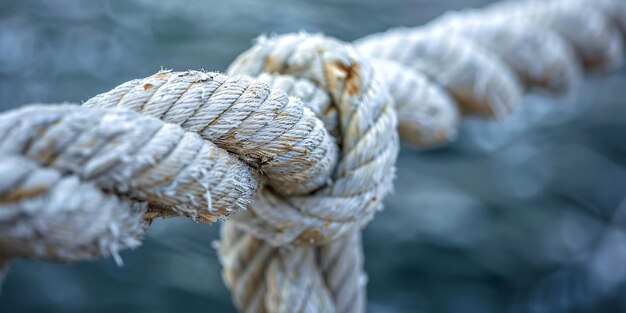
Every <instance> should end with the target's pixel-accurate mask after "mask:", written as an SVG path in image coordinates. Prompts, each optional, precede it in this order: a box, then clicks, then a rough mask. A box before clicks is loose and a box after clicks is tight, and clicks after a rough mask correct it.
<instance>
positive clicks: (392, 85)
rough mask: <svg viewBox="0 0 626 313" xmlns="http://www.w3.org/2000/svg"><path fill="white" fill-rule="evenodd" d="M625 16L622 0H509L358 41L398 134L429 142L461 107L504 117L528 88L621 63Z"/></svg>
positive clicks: (452, 124)
mask: <svg viewBox="0 0 626 313" xmlns="http://www.w3.org/2000/svg"><path fill="white" fill-rule="evenodd" d="M625 19H626V3H624V2H623V1H619V0H601V1H592V0H552V1H508V2H502V3H496V4H494V5H491V6H489V7H487V8H484V9H473V10H463V11H460V12H453V13H447V14H445V15H443V16H442V17H440V18H437V19H435V20H433V21H432V22H430V23H428V24H426V25H425V26H423V27H417V28H398V29H392V30H389V31H387V32H385V33H379V34H373V35H369V36H366V37H365V38H362V39H360V40H357V41H356V42H355V45H356V47H357V49H358V51H359V52H360V53H362V54H364V55H367V56H369V57H371V58H373V60H372V62H373V63H374V66H375V67H376V69H377V70H378V73H379V74H380V75H383V77H384V81H385V82H386V83H387V85H388V87H389V89H390V92H391V94H392V96H393V98H394V100H395V102H396V107H397V110H398V116H399V117H400V128H399V131H400V135H401V138H402V139H403V140H405V141H408V142H411V143H413V144H415V145H417V146H422V147H424V146H426V147H427V146H436V145H441V144H445V143H447V142H450V141H452V140H454V138H455V136H456V134H457V128H458V125H459V116H460V114H459V112H460V113H462V114H469V115H481V116H486V117H496V118H503V117H505V116H506V115H508V114H510V113H511V112H512V111H513V110H514V109H515V108H516V107H517V106H518V105H519V103H520V99H521V96H522V95H523V93H525V92H528V91H535V90H541V91H543V92H544V93H552V94H557V95H558V94H563V93H565V92H568V91H570V90H572V89H575V87H576V86H577V83H578V81H579V80H580V76H581V69H586V70H590V71H598V70H601V71H604V70H610V69H614V68H616V67H618V66H619V65H621V64H622V61H623V38H624V37H623V35H624V34H626V28H623V25H624V20H625ZM620 30H621V31H622V36H620ZM381 59H382V60H384V63H382V62H381V61H380V60H381ZM441 87H443V88H441Z"/></svg>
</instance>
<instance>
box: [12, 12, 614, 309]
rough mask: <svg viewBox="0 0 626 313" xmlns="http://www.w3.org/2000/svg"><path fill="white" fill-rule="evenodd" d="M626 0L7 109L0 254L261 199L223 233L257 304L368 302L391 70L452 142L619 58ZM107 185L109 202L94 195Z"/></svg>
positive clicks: (414, 112) (395, 90)
mask: <svg viewBox="0 0 626 313" xmlns="http://www.w3.org/2000/svg"><path fill="white" fill-rule="evenodd" d="M624 6H625V4H624V3H620V2H618V1H611V0H601V1H598V2H593V4H592V5H591V3H590V2H584V1H583V0H567V1H565V0H560V1H554V2H550V3H543V2H525V3H515V4H499V5H495V6H492V7H490V8H487V9H486V10H485V11H483V12H484V13H480V12H477V11H468V12H464V13H460V14H456V15H448V16H446V17H444V18H442V19H440V20H436V21H434V22H432V23H431V24H429V25H427V26H426V27H424V28H421V29H420V28H417V29H403V30H394V31H390V32H387V33H385V34H378V35H372V36H368V37H367V38H365V39H362V40H360V41H358V42H357V43H356V47H357V49H359V52H361V53H364V54H366V55H368V56H369V57H370V58H371V59H370V60H365V59H363V58H362V57H360V56H359V55H358V54H357V53H356V52H355V51H354V50H353V48H352V47H350V46H348V45H346V44H343V43H341V42H338V41H336V40H332V39H329V38H325V37H323V36H319V35H306V34H299V35H286V36H280V37H275V38H269V39H262V40H259V42H258V43H257V45H256V46H255V47H253V48H252V49H251V50H249V51H248V52H246V53H244V55H242V56H241V57H240V58H238V59H237V61H235V63H234V64H233V65H232V66H231V68H230V69H229V72H230V73H238V74H239V73H241V74H250V75H253V76H259V75H260V79H261V82H255V81H252V80H250V79H248V78H243V77H232V78H229V77H226V76H224V75H220V74H216V73H201V72H184V73H174V72H160V73H158V74H156V75H154V76H151V77H149V78H146V79H142V80H135V81H131V82H128V83H125V84H123V85H121V86H119V87H117V88H116V89H114V90H112V91H110V92H108V93H105V94H102V95H99V96H97V97H95V98H94V99H91V100H89V101H87V102H86V103H85V106H86V107H88V108H78V107H75V106H67V105H66V106H56V107H33V108H26V109H21V110H16V111H13V112H10V113H7V114H5V115H3V116H1V117H0V138H1V139H2V141H0V154H2V155H4V156H5V157H4V158H3V160H7V161H6V162H5V164H8V165H11V166H7V168H5V169H3V168H2V167H0V170H3V171H5V172H7V173H6V177H9V178H10V179H7V182H9V183H7V184H4V182H3V184H1V185H0V208H1V209H2V210H3V214H4V213H5V212H7V214H6V216H7V218H6V219H3V218H4V215H0V216H1V217H0V224H3V223H4V224H5V225H7V226H6V227H5V226H3V227H2V228H0V254H2V255H3V256H5V257H6V256H26V257H38V258H47V259H53V260H77V259H84V258H92V257H96V256H98V255H101V254H113V255H114V256H115V255H116V253H117V251H118V250H119V249H121V248H125V247H133V246H136V245H137V244H138V243H139V239H140V237H141V236H142V234H143V232H144V231H145V227H146V222H145V221H144V220H143V219H142V217H147V218H151V217H154V216H158V215H172V214H182V215H187V216H191V217H194V218H198V219H200V220H201V221H205V222H212V221H214V220H216V219H217V218H220V217H224V216H226V215H229V214H231V213H232V212H235V211H241V209H243V208H244V207H245V206H248V209H249V214H243V213H241V214H237V215H236V216H235V217H234V218H233V219H232V221H229V222H227V223H226V225H225V226H224V229H223V238H222V242H221V243H220V245H219V251H220V254H221V260H222V263H223V264H224V267H225V269H224V276H225V280H226V282H227V285H228V286H229V287H230V288H231V289H232V290H233V293H234V299H235V302H236V304H237V305H238V306H239V307H240V308H241V309H242V310H244V311H249V312H265V311H268V312H292V311H294V310H295V311H311V312H333V311H336V312H362V311H363V310H364V307H365V289H364V287H365V282H366V278H365V274H364V273H363V271H362V263H363V256H362V251H361V244H360V240H361V239H360V234H359V229H360V228H362V227H364V226H365V224H366V223H367V222H368V221H369V220H370V219H371V218H372V216H373V213H374V212H375V211H377V210H378V209H380V208H381V201H382V199H383V197H384V196H385V195H386V194H387V193H388V192H389V191H390V189H391V180H392V178H393V163H394V162H395V158H396V155H397V151H398V143H397V138H396V137H397V135H396V133H395V131H394V130H395V128H396V126H398V125H397V121H396V116H395V111H394V108H393V107H392V105H391V103H392V102H391V100H390V97H389V94H388V93H387V88H386V87H387V86H385V85H388V87H389V89H390V92H391V96H392V97H393V98H394V100H395V102H396V103H397V105H398V108H397V110H398V111H399V112H401V113H405V112H406V113H407V114H400V117H401V120H400V125H399V129H400V131H401V133H402V134H403V138H405V139H408V140H410V141H412V142H413V143H415V144H417V145H421V146H430V145H437V144H442V143H444V142H446V141H449V140H451V139H452V138H453V136H454V133H455V129H456V124H457V123H458V120H459V117H460V114H461V113H463V114H474V115H481V116H494V117H497V118H501V117H504V116H505V115H507V114H509V113H510V112H511V111H512V110H513V109H514V108H515V106H516V105H517V102H518V101H519V98H521V95H522V94H523V93H524V92H526V91H527V90H534V89H544V90H547V91H549V92H552V93H554V94H560V93H563V92H566V91H567V90H569V89H571V88H573V87H575V85H576V82H577V80H578V79H579V75H580V73H579V72H580V71H581V69H582V68H585V69H588V70H608V69H611V68H614V67H615V66H617V65H619V64H620V63H621V58H622V54H623V51H622V50H623V46H622V45H623V43H622V37H621V36H620V35H619V30H622V31H624V30H625V29H626V28H624V25H625V23H624V16H625V14H623V13H624V12H626V10H624ZM581 12H585V13H584V14H583V13H581ZM589 12H590V13H589ZM587 15H588V16H590V17H588V16H587ZM486 17H490V18H486ZM486 20H489V21H490V22H486ZM498 21H499V22H498ZM505 21H509V23H506V22H505ZM509 24H510V25H514V26H508V25H509ZM470 26H471V27H470ZM531 30H532V31H531ZM447 33H452V35H450V36H447V35H446V36H444V35H443V34H447ZM582 34H584V35H585V36H591V37H593V39H588V38H585V37H584V36H583V35H582ZM502 38H507V39H508V40H502ZM585 40H587V41H588V42H587V41H585ZM524 51H525V52H524ZM528 51H532V52H533V53H532V54H531V55H532V57H529V55H528ZM579 60H580V61H579ZM369 62H372V65H371V66H370V65H369ZM537 64H539V65H537ZM372 67H374V68H375V71H376V75H374V74H373V73H374V71H373V70H372ZM264 72H267V73H269V74H263V73H264ZM263 81H265V82H266V83H264V82H263ZM268 84H269V85H272V86H279V87H283V88H286V89H287V91H288V92H289V93H291V94H293V95H296V96H300V97H301V98H302V99H303V100H304V101H305V102H304V103H302V102H301V101H300V100H298V99H296V98H289V97H287V96H286V95H285V94H284V93H282V92H280V91H278V90H276V89H273V88H271V87H270V86H268ZM96 107H100V108H106V110H105V111H102V110H100V109H96ZM118 107H120V108H125V109H130V110H133V111H137V112H140V113H141V114H144V115H148V116H150V117H141V116H139V115H137V114H135V113H132V112H129V111H127V110H117V109H116V108H118ZM409 113H410V114H409ZM316 114H317V115H318V118H316V117H315V116H314V115H316ZM157 118H158V119H162V120H163V121H165V122H167V124H164V123H163V122H161V121H159V120H158V119H157ZM320 120H321V121H323V122H324V124H322V122H321V121H320ZM324 127H326V129H324ZM146 134H153V135H152V136H150V135H148V136H146ZM333 137H335V138H336V143H335V142H334V140H333ZM0 172H2V171H0ZM2 173H4V172H2ZM13 175H16V176H13ZM40 182H43V183H42V184H39V183H40ZM258 185H262V186H263V187H262V188H261V189H259V191H258V192H256V190H257V186H258ZM59 186H61V187H59ZM65 186H69V187H71V188H73V189H77V190H80V191H84V192H76V193H70V192H69V190H73V189H67V187H65ZM87 195H89V197H87ZM92 198H93V199H100V200H97V201H93V202H96V203H101V205H100V206H99V207H98V206H95V205H93V203H86V201H85V199H92ZM55 199H70V200H71V201H69V202H68V203H63V202H60V201H59V200H55ZM251 201H253V202H252V203H251ZM250 203H251V204H250ZM92 205H93V206H92ZM103 207H104V209H103ZM146 210H149V211H150V212H149V213H147V214H146V213H145V212H146ZM42 211H45V212H42ZM67 212H70V213H67ZM46 214H48V215H47V216H48V218H42V216H46ZM83 217H84V218H83ZM18 221H19V222H18ZM90 223H97V225H96V224H93V225H90ZM103 225H104V226H103ZM62 230H71V231H68V232H67V233H65V234H64V233H63V232H62ZM83 233H85V236H83V237H82V238H73V237H77V236H76V235H75V234H83ZM42 234H43V235H42ZM48 234H51V235H48ZM48 237H49V238H50V239H48ZM63 237H72V238H71V240H68V242H67V243H65V242H64V240H63V239H62V238H63ZM66 239H68V238H66Z"/></svg>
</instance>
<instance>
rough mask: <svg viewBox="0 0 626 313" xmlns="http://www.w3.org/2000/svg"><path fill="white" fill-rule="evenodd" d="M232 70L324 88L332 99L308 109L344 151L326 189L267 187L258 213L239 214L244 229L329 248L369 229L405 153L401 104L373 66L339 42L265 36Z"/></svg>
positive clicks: (254, 208) (281, 241)
mask: <svg viewBox="0 0 626 313" xmlns="http://www.w3.org/2000/svg"><path fill="white" fill-rule="evenodd" d="M229 73H230V74H247V75H252V76H260V77H261V79H263V80H266V81H270V83H271V82H272V81H278V82H281V81H282V82H283V83H284V82H285V81H286V80H288V81H290V82H292V83H294V85H295V83H296V82H298V83H299V84H300V86H302V84H303V81H304V84H308V86H311V85H312V86H313V88H312V89H311V88H308V89H307V90H309V91H312V90H313V91H312V93H316V92H318V91H319V90H322V92H323V93H326V96H322V97H321V98H323V99H326V100H327V101H305V105H308V106H310V107H311V109H312V111H313V112H317V114H318V116H319V117H320V119H322V120H323V121H324V122H325V126H326V127H327V129H328V131H329V132H330V133H331V134H335V135H336V137H337V142H338V144H339V149H340V151H341V153H340V154H341V156H340V159H339V161H338V163H337V165H336V167H335V170H334V173H333V175H332V176H331V177H330V181H329V182H328V183H327V184H326V185H325V186H323V187H322V188H320V189H319V190H316V191H315V192H312V193H310V194H308V195H297V196H288V197H286V196H284V195H282V194H281V193H280V191H277V190H275V189H272V188H265V189H263V190H262V191H260V192H259V194H258V196H257V197H256V199H255V201H254V203H253V204H251V205H250V206H249V209H250V211H251V212H252V214H246V215H237V216H235V218H234V220H235V222H236V223H237V225H238V226H239V227H241V228H243V229H244V230H246V231H247V232H250V233H252V234H253V235H255V236H257V237H259V238H262V239H264V240H266V241H268V242H270V243H271V244H272V245H275V246H280V245H287V244H290V243H296V244H315V245H317V244H323V243H327V242H329V241H331V240H333V239H335V238H337V237H339V236H341V235H343V234H345V233H347V232H348V231H350V230H354V229H358V228H360V227H362V226H364V225H365V224H366V223H367V222H368V221H369V220H370V219H371V218H372V216H373V214H374V212H375V211H377V210H378V209H380V208H381V201H382V199H383V198H384V196H385V195H386V194H387V193H388V192H389V191H390V190H391V182H392V180H393V177H394V171H395V168H394V163H395V159H396V157H397V154H398V136H397V132H396V127H397V120H396V114H395V109H394V107H393V102H392V100H391V98H390V96H389V93H388V91H387V89H386V87H385V86H384V85H383V84H382V82H381V81H380V79H379V78H377V77H376V76H375V75H374V71H373V69H372V67H371V66H370V65H369V63H368V62H366V60H365V59H363V58H361V57H360V56H359V55H358V54H357V53H356V51H355V50H354V49H353V48H352V47H351V46H349V45H347V44H345V43H342V42H340V41H338V40H334V39H331V38H328V37H324V36H322V35H316V34H307V33H299V34H288V35H282V36H275V37H261V38H259V39H258V40H257V42H256V45H255V46H254V47H252V48H251V49H249V50H248V51H246V52H244V53H243V54H242V55H241V56H239V57H238V58H237V59H236V60H235V62H233V64H232V65H231V67H230V68H229ZM264 73H265V74H264ZM268 74H269V75H268ZM292 86H293V85H292ZM316 87H317V88H318V89H316ZM305 89H306V88H305ZM319 98H320V97H313V98H312V99H318V100H319Z"/></svg>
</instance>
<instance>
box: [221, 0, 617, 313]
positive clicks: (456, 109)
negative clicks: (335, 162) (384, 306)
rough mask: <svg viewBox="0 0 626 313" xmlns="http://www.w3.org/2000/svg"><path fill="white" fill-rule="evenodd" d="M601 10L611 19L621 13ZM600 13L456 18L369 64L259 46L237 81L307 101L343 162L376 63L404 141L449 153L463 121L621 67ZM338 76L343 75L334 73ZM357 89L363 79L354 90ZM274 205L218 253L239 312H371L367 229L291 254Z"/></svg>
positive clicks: (508, 11) (307, 42)
mask: <svg viewBox="0 0 626 313" xmlns="http://www.w3.org/2000/svg"><path fill="white" fill-rule="evenodd" d="M603 3H604V4H603V5H605V6H606V7H602V8H605V10H606V9H607V8H609V7H610V6H611V5H613V3H612V2H608V1H605V2H603ZM616 6H617V4H616ZM621 6H622V7H623V6H624V5H621ZM589 12H590V13H589ZM601 12H602V11H599V10H598V9H595V8H592V7H590V6H589V4H588V3H582V2H577V3H574V2H554V3H539V2H532V3H531V2H526V3H515V4H498V5H494V6H492V7H489V8H487V9H485V10H483V11H466V12H462V13H454V14H447V15H446V16H444V17H442V18H441V19H439V20H435V21H433V22H432V23H430V24H429V25H426V26H425V27H423V28H414V29H406V28H401V29H397V30H390V31H388V32H386V33H383V34H374V35H370V36H367V37H365V38H363V39H361V40H358V41H357V42H356V43H355V46H356V48H357V49H358V51H359V52H360V53H362V54H363V55H367V56H368V57H369V58H370V59H369V60H364V59H359V58H358V56H354V57H351V56H348V55H350V54H351V52H346V51H352V50H351V48H350V47H349V46H347V45H342V44H341V43H339V42H337V41H334V40H332V39H329V38H325V37H323V36H320V35H309V34H304V33H302V34H288V35H282V36H275V37H271V38H266V37H261V38H259V39H258V40H257V43H256V44H255V45H254V46H253V47H252V48H251V49H249V50H248V51H246V52H244V53H243V54H242V55H240V56H239V57H238V58H237V59H236V60H235V61H234V63H233V64H232V65H231V66H230V68H229V73H232V74H248V75H252V76H257V77H258V79H259V80H261V81H266V82H268V83H269V84H271V85H272V86H276V87H280V88H282V89H283V90H285V91H286V92H287V93H288V94H290V95H293V96H297V97H299V98H301V99H303V101H304V104H305V105H306V106H308V107H310V108H311V109H312V110H313V111H314V112H316V113H317V114H318V116H319V117H320V119H322V120H323V121H324V122H325V123H326V125H327V128H328V130H329V132H330V133H331V134H334V135H336V136H338V137H339V138H340V139H339V142H341V143H344V145H342V147H341V148H342V152H343V153H344V154H345V153H346V151H345V149H346V146H345V131H343V129H341V126H342V125H345V124H343V123H345V122H344V121H345V117H344V116H345V115H342V113H343V111H342V106H343V103H344V102H343V101H345V99H346V98H350V96H353V95H352V94H350V93H349V91H348V90H350V89H351V88H353V87H354V90H355V91H361V88H362V86H363V84H366V83H364V82H366V81H367V80H368V79H369V75H370V74H369V73H370V72H369V67H370V65H368V61H369V62H371V63H372V66H373V67H374V68H375V70H376V74H377V75H378V76H376V77H383V80H382V81H383V82H385V83H386V84H387V86H388V88H389V90H390V94H391V96H392V97H393V98H394V101H395V103H396V105H397V110H398V112H399V119H400V121H399V131H400V133H401V134H402V136H403V139H405V140H407V141H410V142H412V143H413V144H416V145H419V146H432V145H439V144H443V143H445V142H446V141H449V140H451V139H453V136H454V135H455V134H456V129H457V127H458V123H459V119H460V117H461V114H463V115H479V116H484V117H495V118H504V117H505V116H507V115H508V114H510V113H511V112H512V111H514V110H515V108H516V107H517V106H518V104H519V102H520V101H521V98H522V97H523V94H524V93H526V92H530V91H535V90H540V91H542V92H545V93H548V94H554V95H560V94H563V93H566V92H569V91H570V90H571V89H573V88H575V87H576V86H577V84H578V81H579V80H580V76H581V72H582V70H583V68H584V69H586V70H589V71H604V70H609V69H613V68H615V67H617V66H619V65H620V64H621V62H622V57H623V42H622V38H621V36H620V34H619V31H618V30H617V28H616V27H615V25H614V24H611V22H609V20H608V19H607V18H606V17H605V16H606V15H604V14H603V13H601ZM587 14H589V15H590V16H591V17H590V18H589V21H590V22H589V23H590V24H587V19H586V15H587ZM583 16H585V18H583ZM581 33H582V34H584V35H585V36H593V37H594V40H593V42H591V43H590V44H589V46H585V47H579V46H578V45H579V44H580V41H579V40H578V39H579V37H580V36H581ZM353 59H358V60H359V61H358V62H357V64H359V65H358V67H356V68H357V70H355V67H354V66H350V64H354V63H355V62H353V61H351V60H353ZM342 62H343V64H344V65H341V66H336V63H340V64H341V63H342ZM337 69H340V71H339V73H341V74H338V75H337V74H335V73H336V72H337ZM362 69H366V70H362ZM336 77H340V78H341V80H340V81H339V82H338V83H335V79H336ZM351 79H356V81H355V82H354V83H353V84H350V83H349V81H350V80H351ZM355 86H356V87H355ZM366 94H367V93H366ZM356 99H358V100H356V102H358V103H359V107H363V106H368V105H374V106H376V103H373V102H372V101H370V100H369V99H367V98H365V97H362V96H357V97H356ZM334 119H338V122H336V121H334ZM352 120H353V118H350V119H349V121H352ZM337 125H339V126H337ZM337 128H339V129H337ZM342 135H343V137H342ZM407 137H408V138H407ZM376 142H377V143H381V142H385V141H383V139H382V138H381V139H378V140H377V141H376ZM350 147H351V146H350V145H348V149H349V148H350ZM349 152H350V151H348V153H349ZM340 162H341V160H340ZM357 189H358V185H357ZM261 192H263V191H261ZM268 198H269V197H268ZM379 199H380V198H379ZM270 204H271V205H270V206H267V207H266V205H265V202H264V201H255V202H254V203H253V204H252V205H251V207H250V209H249V211H250V212H252V214H249V215H236V216H235V217H234V218H233V219H231V220H229V221H227V222H226V223H225V225H224V230H223V232H222V240H221V242H220V244H219V246H218V249H219V253H220V258H221V262H222V265H223V266H224V270H223V276H224V280H225V282H226V285H227V286H228V287H229V289H231V292H232V294H233V298H234V302H235V304H236V305H237V306H238V307H239V309H240V310H241V311H243V312H294V311H295V312H300V311H304V312H309V311H310V312H364V310H365V305H364V299H365V282H366V275H365V274H364V272H363V269H362V264H363V256H362V251H361V250H360V249H361V242H360V240H361V239H360V235H359V231H358V229H356V228H355V229H354V231H351V232H349V233H347V234H346V235H344V237H341V238H339V239H336V240H334V241H332V242H330V243H326V242H322V245H319V246H316V245H317V244H319V243H320V241H314V242H311V246H310V247H302V246H301V245H302V244H303V243H302V242H296V244H297V245H296V246H293V242H289V241H288V240H277V236H279V237H278V238H279V239H280V238H281V236H283V234H284V232H285V228H284V227H282V228H281V226H283V225H293V224H296V223H297V222H298V220H288V219H284V220H285V223H276V221H281V218H282V216H284V215H282V213H281V214H275V213H274V212H276V211H277V210H276V208H277V207H281V203H280V202H279V201H276V202H273V203H270ZM275 224H277V225H278V226H275ZM276 228H278V229H279V233H278V234H274V229H276ZM290 238H291V237H290ZM298 245H300V246H298ZM293 260H297V261H293ZM276 289H279V290H278V291H277V290H276ZM329 303H330V305H329ZM277 304H279V305H277Z"/></svg>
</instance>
